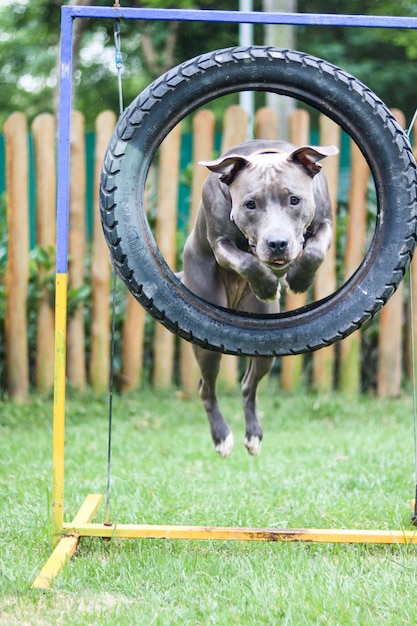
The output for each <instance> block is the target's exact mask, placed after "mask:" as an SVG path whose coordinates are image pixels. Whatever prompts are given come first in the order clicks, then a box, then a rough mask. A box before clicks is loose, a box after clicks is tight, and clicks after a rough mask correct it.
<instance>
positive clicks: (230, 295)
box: [222, 271, 248, 309]
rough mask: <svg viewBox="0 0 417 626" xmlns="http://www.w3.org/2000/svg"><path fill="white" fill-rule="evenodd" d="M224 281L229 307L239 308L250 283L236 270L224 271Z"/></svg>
mask: <svg viewBox="0 0 417 626" xmlns="http://www.w3.org/2000/svg"><path fill="white" fill-rule="evenodd" d="M222 282H223V284H224V287H225V290H226V294H227V308H229V309H237V308H238V306H239V303H240V301H241V299H242V297H243V294H244V293H245V291H246V290H247V288H248V283H247V281H246V280H244V279H243V278H240V276H238V275H237V274H236V273H235V272H230V271H223V272H222Z"/></svg>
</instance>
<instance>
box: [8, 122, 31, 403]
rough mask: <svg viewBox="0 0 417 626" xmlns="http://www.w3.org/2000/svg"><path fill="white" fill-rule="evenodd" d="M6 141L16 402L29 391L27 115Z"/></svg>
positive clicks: (11, 386)
mask: <svg viewBox="0 0 417 626" xmlns="http://www.w3.org/2000/svg"><path fill="white" fill-rule="evenodd" d="M4 135H5V140H6V189H7V229H8V245H7V269H6V293H7V298H6V311H5V336H6V373H7V390H8V392H9V394H10V397H11V399H12V400H14V401H15V402H24V401H25V400H26V399H27V394H28V391H29V363H28V342H27V337H28V333H27V317H26V309H27V288H28V280H29V197H28V174H29V165H28V159H29V156H28V136H27V122H26V117H25V115H24V113H12V115H10V117H9V118H8V119H7V121H6V123H5V126H4Z"/></svg>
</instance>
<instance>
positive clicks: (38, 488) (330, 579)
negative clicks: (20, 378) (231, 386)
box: [0, 382, 417, 626]
mask: <svg viewBox="0 0 417 626" xmlns="http://www.w3.org/2000/svg"><path fill="white" fill-rule="evenodd" d="M69 396H70V397H69V398H68V400H67V427H66V484H65V520H66V521H71V519H72V517H73V516H74V515H75V514H76V513H77V511H78V509H79V508H80V506H81V504H82V502H83V501H84V499H85V497H86V495H88V494H89V493H103V494H104V495H105V491H106V478H107V477H106V469H107V468H106V466H107V413H108V409H107V402H108V401H107V399H106V398H103V399H97V398H94V397H92V396H89V395H87V396H84V397H80V396H76V395H73V394H69ZM222 406H223V409H224V412H225V414H226V415H227V416H228V420H229V423H230V424H231V426H232V429H233V431H234V434H235V450H234V451H233V454H232V456H231V457H230V458H229V459H227V460H222V459H220V457H218V456H217V455H216V454H215V452H214V451H213V449H212V445H211V440H210V435H209V430H208V425H207V423H206V419H205V416H204V415H203V409H202V406H201V405H200V403H199V401H198V399H197V398H183V397H181V395H180V394H177V393H175V391H171V392H160V393H157V394H154V393H152V392H151V391H148V390H147V391H144V392H142V393H140V394H134V395H129V396H126V397H119V396H116V397H115V398H114V418H113V419H114V427H113V453H112V491H111V520H112V521H113V522H118V523H136V524H139V523H150V524H181V525H216V526H251V527H290V528H300V527H307V528H369V529H376V528H380V529H403V528H404V529H405V528H409V521H410V509H409V500H410V499H411V498H412V497H413V496H414V484H415V478H414V443H413V417H412V400H411V398H410V397H409V396H404V397H402V398H400V399H396V400H381V399H376V398H369V397H361V398H359V399H358V398H347V397H346V396H343V395H338V394H335V395H331V396H328V397H324V396H318V395H303V394H301V393H300V394H298V395H291V396H288V395H285V396H284V395H281V393H280V391H279V389H278V388H277V387H275V384H274V383H273V382H272V383H269V385H268V386H265V387H264V388H263V390H262V392H261V394H260V412H261V415H262V422H263V426H264V433H265V436H264V443H263V448H262V452H261V454H260V456H259V457H257V458H252V457H250V456H249V455H248V454H247V452H246V450H245V448H244V445H243V437H244V426H243V417H242V414H241V407H240V400H239V397H238V395H237V394H230V393H229V394H226V395H223V397H222ZM51 422H52V402H51V400H50V399H48V400H45V399H42V398H39V397H37V396H35V397H34V398H33V400H32V401H31V403H30V404H28V405H26V406H15V405H13V404H10V403H0V520H1V526H0V538H1V545H0V565H1V570H0V624H7V625H8V626H13V625H15V624H16V625H20V624H24V625H36V626H44V625H54V626H55V625H60V624H62V625H65V626H68V625H77V626H79V625H80V624H82V625H87V624H100V625H107V624H108V625H116V624H117V625H121V626H125V625H126V626H131V625H140V626H147V625H151V624H155V625H176V624H178V625H197V624H202V625H209V624H219V625H222V626H227V625H229V624H230V625H231V624H243V625H252V624H253V625H258V624H271V625H276V624H279V625H281V624H291V625H292V624H294V625H295V626H299V625H303V624H312V625H315V624H331V625H350V624H357V625H360V626H364V625H365V626H368V625H369V626H371V625H374V624H375V625H378V626H380V625H381V624H384V625H391V624H392V625H393V626H398V625H400V624H414V625H415V624H416V623H417V617H416V615H417V612H416V608H417V601H416V599H415V595H416V592H415V589H416V582H417V581H416V578H417V576H416V572H417V548H416V547H415V546H396V545H393V546H378V545H374V546H367V545H342V544H307V543H257V542H254V543H246V542H232V541H229V542H223V541H209V542H195V541H169V540H168V541H167V540H158V541H156V540H126V539H123V540H113V541H111V542H103V541H102V540H101V539H83V540H82V541H81V543H80V547H79V550H78V552H77V554H76V555H75V556H74V557H73V558H72V559H71V560H70V561H69V562H68V563H67V565H66V567H65V569H64V571H63V572H62V573H61V574H60V575H59V576H58V577H57V578H56V579H55V580H54V582H53V585H52V588H51V590H50V591H46V592H42V591H39V590H33V589H31V588H30V585H31V583H32V581H33V579H34V578H35V576H36V575H37V573H38V572H39V569H40V568H41V567H42V565H43V564H44V562H45V561H46V559H47V558H48V556H49V554H50V537H49V531H50V508H51V482H52V478H51V457H52V449H51V446H52V441H51V436H52V423H51ZM103 516H104V507H103V510H100V511H99V514H98V516H97V518H96V519H97V520H98V521H101V520H103Z"/></svg>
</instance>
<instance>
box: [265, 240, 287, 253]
mask: <svg viewBox="0 0 417 626" xmlns="http://www.w3.org/2000/svg"><path fill="white" fill-rule="evenodd" d="M267 244H268V247H269V249H270V250H271V251H272V252H275V254H280V253H281V254H282V253H283V252H285V251H286V250H287V248H288V244H289V241H288V239H287V238H286V237H274V238H273V239H272V238H271V239H268V240H267Z"/></svg>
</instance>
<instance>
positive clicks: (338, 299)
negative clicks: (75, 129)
mask: <svg viewBox="0 0 417 626" xmlns="http://www.w3.org/2000/svg"><path fill="white" fill-rule="evenodd" d="M242 90H254V91H256V90H257V91H270V92H275V93H279V94H284V95H287V96H291V97H293V98H296V99H298V100H301V101H303V102H305V103H307V104H308V105H311V106H312V107H314V108H315V109H317V110H319V111H321V112H322V113H324V114H325V115H327V116H329V117H330V118H332V119H333V120H334V121H335V122H336V123H337V124H339V125H340V126H341V127H342V128H343V129H344V130H345V131H346V132H347V133H348V134H349V135H350V136H351V137H352V138H353V139H354V141H355V142H356V143H357V145H358V146H359V148H360V150H361V151H362V153H363V154H364V156H365V158H366V160H367V162H368V164H369V167H370V169H371V171H372V174H373V177H374V181H375V186H376V192H377V204H378V214H377V219H376V225H375V232H374V235H373V239H372V242H371V245H370V247H369V250H368V252H367V254H366V256H365V258H364V259H363V262H362V263H361V265H360V267H359V268H358V269H357V271H356V272H355V273H354V275H353V276H352V277H351V278H350V279H349V280H348V281H347V282H346V283H345V284H344V285H342V287H341V288H340V289H338V290H337V291H336V292H335V293H333V294H332V295H330V296H329V297H328V298H326V299H324V300H320V301H318V302H314V303H312V304H310V305H308V306H306V307H303V308H300V309H296V310H294V311H290V312H287V313H280V314H277V315H271V316H269V315H268V316H259V315H258V316H254V315H250V314H247V313H242V312H238V311H232V310H229V309H221V308H218V307H215V306H213V305H211V304H210V303H208V302H206V301H204V300H201V299H200V298H198V297H197V296H196V295H195V294H193V293H191V292H190V291H189V290H187V289H186V288H185V287H184V286H183V285H181V283H180V282H179V281H178V280H177V278H176V277H175V275H174V274H173V272H172V271H171V270H170V269H169V267H168V266H167V264H166V263H165V261H164V259H163V258H162V256H161V254H160V252H159V250H158V247H157V245H156V243H155V240H154V237H153V235H152V233H151V230H150V228H149V225H148V221H147V217H146V213H145V209H144V188H145V182H146V177H147V174H148V170H149V167H150V164H151V162H152V159H153V157H154V155H155V152H156V150H157V149H158V147H159V145H160V143H161V142H162V140H163V139H164V137H165V136H166V135H167V134H168V132H169V131H170V130H171V129H172V128H173V127H174V126H175V125H176V124H178V122H179V121H180V120H181V119H183V118H185V117H186V116H187V115H188V114H190V113H191V112H192V111H194V110H195V109H197V108H198V107H200V106H202V105H204V104H206V103H207V102H209V101H210V100H213V99H215V98H218V97H220V96H223V95H225V94H229V93H232V92H237V91H242ZM416 198H417V177H416V163H415V160H414V157H413V152H412V149H411V146H410V144H409V141H408V138H407V136H406V135H405V133H404V132H403V130H402V129H401V128H400V126H399V125H398V124H397V122H396V120H395V119H394V117H393V116H392V115H391V113H390V112H389V110H388V109H387V108H386V106H385V105H384V104H383V103H382V102H381V100H380V99H379V98H378V97H377V96H376V95H375V94H374V93H373V92H372V91H371V90H370V89H368V88H367V87H366V86H365V85H363V84H362V83H361V82H359V81H358V80H356V79H355V78H354V77H352V76H350V75H349V74H347V73H346V72H344V71H343V70H341V69H340V68H338V67H335V66H334V65H331V64H330V63H328V62H327V61H324V60H322V59H318V58H315V57H312V56H310V55H307V54H304V53H301V52H296V51H294V50H281V49H278V48H268V47H262V46H252V47H248V48H242V47H235V48H229V49H224V50H218V51H214V52H210V53H208V54H203V55H201V56H199V57H196V58H194V59H191V60H189V61H186V62H184V63H181V64H180V65H179V66H177V67H176V68H174V69H172V70H170V71H169V72H167V73H166V74H164V75H163V76H161V77H160V78H159V79H157V80H156V81H154V82H153V83H152V84H151V85H150V86H149V87H148V88H147V89H145V90H144V91H143V92H142V93H141V94H140V95H139V96H138V97H137V98H136V99H135V100H134V101H133V102H132V103H131V104H130V106H129V107H128V108H127V109H126V110H125V111H124V113H123V115H122V116H121V117H120V119H119V121H118V123H117V126H116V128H115V131H114V134H113V136H112V138H111V140H110V143H109V146H108V149H107V152H106V155H105V159H104V164H103V170H102V176H101V186H100V209H101V220H102V225H103V230H104V234H105V237H106V240H107V243H108V245H109V248H110V251H111V255H112V257H113V259H114V262H115V263H116V264H117V267H118V270H119V272H120V274H121V276H122V278H123V280H124V281H125V283H126V285H127V286H128V288H129V290H130V291H131V293H132V294H133V295H134V296H135V298H136V299H137V300H138V301H139V302H140V303H141V304H142V305H143V306H144V307H145V309H146V310H147V311H149V313H150V314H151V315H152V316H153V317H154V318H156V319H157V320H159V321H160V322H161V323H162V324H163V325H164V326H166V327H167V328H168V329H169V330H170V331H172V332H174V333H176V334H178V335H180V336H181V337H183V338H184V339H186V340H188V341H191V342H194V343H196V344H198V345H201V346H203V347H205V348H210V349H213V350H218V351H221V352H225V353H230V354H244V355H264V356H272V355H275V356H278V355H285V354H297V353H302V352H307V351H312V350H315V349H317V348H320V347H322V346H325V345H330V344H332V343H333V342H335V341H337V340H339V339H342V338H344V337H346V336H347V335H349V334H350V333H352V332H353V331H354V330H356V329H358V328H359V327H360V326H361V325H362V324H363V323H364V322H366V321H368V320H369V319H370V318H372V317H373V316H374V315H375V313H376V312H377V311H378V310H379V309H380V308H381V307H382V306H383V305H384V304H385V302H386V301H387V300H388V298H389V297H390V296H391V295H392V294H393V292H394V291H395V289H396V287H397V286H398V284H399V282H400V281H401V279H402V278H403V276H404V274H405V271H406V269H407V267H408V265H409V263H410V260H411V258H412V254H413V251H414V248H415V244H416Z"/></svg>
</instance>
